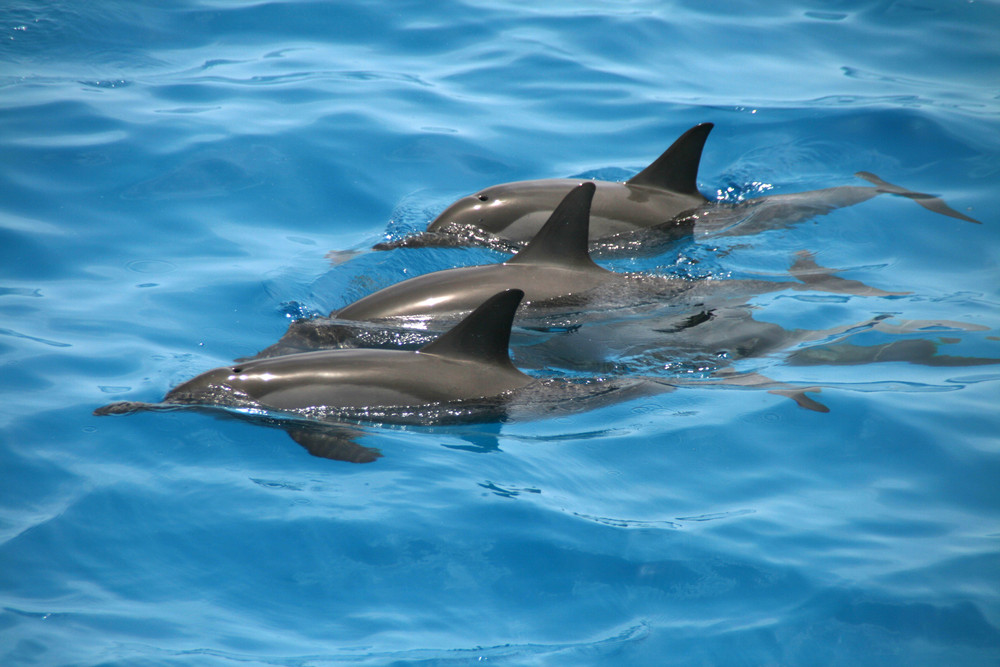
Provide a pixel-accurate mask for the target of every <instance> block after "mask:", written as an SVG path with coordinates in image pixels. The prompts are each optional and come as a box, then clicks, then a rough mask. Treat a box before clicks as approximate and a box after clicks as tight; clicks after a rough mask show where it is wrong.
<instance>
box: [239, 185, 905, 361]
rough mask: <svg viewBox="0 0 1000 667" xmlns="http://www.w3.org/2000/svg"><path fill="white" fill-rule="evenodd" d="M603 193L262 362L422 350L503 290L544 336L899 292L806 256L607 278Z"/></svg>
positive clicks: (300, 327) (296, 337)
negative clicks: (498, 258)
mask: <svg viewBox="0 0 1000 667" xmlns="http://www.w3.org/2000/svg"><path fill="white" fill-rule="evenodd" d="M597 191H598V188H597V186H596V185H595V184H594V183H590V182H587V183H582V184H580V185H577V186H575V187H574V188H573V189H572V190H570V191H569V193H568V194H565V196H564V197H563V200H562V201H561V202H560V203H559V205H558V206H557V207H556V209H555V211H553V212H552V213H551V214H550V216H549V219H548V221H547V222H546V223H545V225H544V226H543V227H542V229H541V230H539V232H538V234H536V236H535V238H533V239H532V240H531V242H530V243H528V245H526V246H525V247H524V248H523V249H521V250H520V251H519V252H518V253H517V254H516V255H515V256H514V257H512V258H511V259H509V260H507V261H506V262H501V263H498V264H489V265H481V266H468V267H460V268H452V269H445V270H442V271H435V272H432V273H427V274H424V275H421V276H417V277H415V278H410V279H409V280H404V281H402V282H400V283H396V284H394V285H390V286H389V287H386V288H384V289H381V290H379V291H377V292H374V293H372V294H369V295H368V296H365V297H362V298H361V299H359V300H357V301H355V302H354V303H351V304H349V305H347V306H345V307H343V308H341V309H340V310H336V311H333V312H332V313H330V316H329V317H327V318H313V319H310V320H299V321H297V322H293V323H292V324H291V325H290V326H289V329H288V331H287V332H286V334H285V335H284V336H283V337H282V339H281V340H280V341H278V342H277V343H276V344H274V345H272V346H270V347H268V348H266V349H264V350H262V351H261V352H259V353H258V354H257V355H256V356H255V357H254V358H263V357H271V356H277V355H280V354H288V353H294V352H302V351H305V350H309V349H322V348H336V347H397V346H399V345H400V344H403V345H407V344H410V345H412V344H414V343H416V344H420V343H422V342H426V338H421V334H420V333H418V332H419V331H421V330H422V331H425V332H426V331H427V330H429V329H430V330H441V327H442V325H448V324H450V323H452V322H454V321H456V320H457V319H458V318H459V317H461V316H462V315H463V314H465V313H466V312H468V311H470V310H471V309H472V308H474V307H475V306H476V305H477V304H478V303H480V302H481V301H482V300H483V299H485V298H487V297H488V296H489V295H491V294H494V293H496V292H498V291H500V290H505V289H521V290H523V291H524V292H525V301H524V304H523V305H522V307H521V309H520V311H519V312H518V314H517V323H518V324H519V325H520V326H521V327H528V328H534V329H543V330H560V329H566V328H572V327H576V326H579V325H580V324H582V323H583V322H584V321H588V322H589V321H593V320H594V319H601V318H606V317H611V316H613V317H622V316H632V315H635V314H637V312H636V311H640V312H641V311H643V310H645V309H647V308H648V307H650V306H654V307H655V306H658V305H662V304H663V303H665V302H669V303H673V304H675V305H676V306H677V307H678V308H685V307H687V306H688V305H689V304H696V305H698V307H701V304H702V303H703V302H704V299H705V298H706V296H712V297H713V298H715V299H716V300H718V299H722V298H725V299H730V300H731V299H739V300H740V301H744V300H745V299H746V298H747V297H748V296H754V295H759V294H764V293H767V292H773V291H779V290H785V289H792V290H814V291H824V292H828V293H834V294H852V295H859V296H861V295H865V296H895V295H899V294H900V293H897V292H887V291H883V290H879V289H877V288H874V287H869V286H867V285H865V284H863V283H860V282H857V281H852V280H845V279H843V278H839V277H837V276H835V275H832V274H833V272H832V271H831V270H829V269H825V268H823V267H820V266H818V265H816V263H815V262H814V261H813V260H812V256H811V255H809V254H808V253H805V254H800V256H799V257H798V258H797V259H796V260H795V262H794V264H793V265H792V267H791V268H790V269H789V272H790V274H791V276H792V277H793V278H795V280H794V281H787V280H784V281H777V280H774V281H768V280H749V279H732V280H694V279H689V278H683V277H676V276H661V275H646V274H635V273H616V272H612V271H608V270H607V269H604V268H602V267H600V266H598V265H597V264H596V263H595V262H594V261H593V259H592V258H591V256H590V253H589V250H588V241H587V239H588V229H589V227H588V225H589V224H590V220H591V218H592V214H591V213H590V211H591V209H590V206H591V202H592V200H593V198H594V197H595V193H596V192H597ZM367 323H373V324H377V325H378V326H377V327H372V326H367ZM423 335H424V336H426V333H425V334H423Z"/></svg>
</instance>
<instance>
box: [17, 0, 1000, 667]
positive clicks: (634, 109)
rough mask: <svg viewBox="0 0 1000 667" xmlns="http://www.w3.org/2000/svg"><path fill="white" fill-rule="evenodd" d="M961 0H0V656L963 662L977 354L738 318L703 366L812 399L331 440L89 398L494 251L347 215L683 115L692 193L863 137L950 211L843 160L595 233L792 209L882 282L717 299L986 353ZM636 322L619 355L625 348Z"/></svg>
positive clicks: (481, 180)
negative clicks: (808, 357)
mask: <svg viewBox="0 0 1000 667" xmlns="http://www.w3.org/2000/svg"><path fill="white" fill-rule="evenodd" d="M998 28H1000V5H997V3H995V2H986V1H975V0H970V1H968V2H966V1H961V2H959V1H950V0H949V1H945V0H843V1H836V2H820V1H818V0H794V1H793V0H781V1H778V2H768V3H745V2H734V1H722V2H694V1H691V0H669V1H666V2H663V1H652V0H636V1H634V2H618V3H601V2H576V3H519V2H507V1H504V0H498V1H494V2H488V3H487V2H479V1H474V0H462V1H458V0H454V1H449V0H446V1H442V2H436V3H424V2H412V1H400V2H383V3H370V2H362V1H358V0H354V1H350V0H343V1H337V2H318V1H308V0H289V1H273V2H237V1H234V0H177V1H173V0H171V1H169V2H168V1H154V0H148V1H144V2H134V1H131V0H130V1H124V0H122V1H113V0H105V1H102V2H93V3H81V2H69V1H67V0H46V1H44V2H42V1H29V0H8V1H7V2H5V3H4V4H3V6H2V7H0V406H2V407H0V663H2V664H4V665H230V664H241V665H244V664H251V665H254V664H260V665H302V666H305V665H325V664H340V663H350V664H370V665H380V664H395V665H403V664H415V665H438V664H448V665H452V664H454V665H462V664H469V663H479V662H488V663H493V664H505V665H589V664H593V665H604V664H616V665H617V664H628V665H820V664H822V665H995V664H997V663H998V662H1000V437H998V436H1000V410H998V398H1000V391H998V389H1000V365H997V364H996V363H987V364H983V365H968V366H955V365H947V364H944V365H934V364H918V363H906V361H905V360H904V361H884V362H879V363H866V364H852V365H810V366H801V365H792V364H789V363H786V361H785V360H786V356H785V354H784V353H782V352H778V353H774V354H771V355H768V356H765V357H760V358H751V359H745V360H742V361H739V362H737V363H736V364H735V365H734V367H735V368H736V369H737V370H740V371H748V372H750V371H756V372H760V373H763V374H766V375H768V376H769V377H773V378H775V379H777V380H781V381H785V382H790V383H797V384H801V385H810V384H811V385H815V386H820V387H822V391H821V392H820V393H819V394H816V395H814V396H815V398H816V399H817V400H819V401H821V402H822V403H823V404H824V405H826V406H827V407H828V408H829V409H830V412H829V413H820V412H815V411H810V410H804V409H802V408H800V407H798V406H797V405H796V404H795V403H794V402H793V401H791V400H789V399H788V398H785V397H783V396H779V395H775V394H772V393H769V392H767V391H763V390H755V389H752V388H739V387H732V386H716V385H705V386H683V387H679V388H678V389H676V390H675V391H673V392H670V393H664V394H658V395H653V396H644V397H641V398H635V399H632V400H628V401H624V402H620V403H617V404H612V405H605V406H603V407H601V408H599V409H596V410H593V411H589V412H580V413H569V414H567V415H564V416H560V417H558V418H553V419H547V420H539V421H532V420H524V421H518V420H513V421H510V422H507V423H502V424H497V423H484V424H470V425H460V426H447V427H435V426H407V427H390V426H380V425H377V424H376V425H370V426H367V427H364V435H363V439H362V442H363V443H364V444H366V445H369V446H375V447H379V448H380V449H381V450H382V452H383V453H384V455H385V456H384V457H383V458H382V459H379V460H378V461H377V462H375V463H373V464H368V465H351V464H346V463H340V462H334V461H329V460H325V459H320V458H315V457H311V456H309V455H308V454H307V453H306V452H305V451H304V450H303V449H302V448H300V447H299V446H297V445H296V444H295V443H294V442H292V441H291V440H290V439H289V438H288V437H287V436H286V435H285V434H284V433H283V432H281V431H280V430H277V429H270V428H264V427H262V426H260V425H257V424H251V423H247V422H244V421H239V420H235V419H230V420H221V419H213V418H210V417H208V416H205V415H201V414H194V413H183V412H169V413H145V414H136V415H132V416H128V417H116V418H109V417H102V418H98V417H95V416H93V415H92V414H91V413H92V411H93V410H94V408H96V407H98V406H100V405H102V404H104V403H108V402H110V401H113V400H144V401H157V400H159V399H160V398H161V397H162V396H163V394H164V393H165V392H166V391H167V390H168V389H169V388H171V387H172V386H174V385H176V384H177V383H178V382H181V381H183V380H185V379H188V378H190V377H192V376H193V375H195V374H197V373H200V372H202V371H204V370H207V369H209V368H212V367H215V366H218V365H221V364H225V363H228V362H229V361H230V360H232V359H234V358H237V357H241V356H246V355H250V354H253V353H255V352H256V351H258V350H260V349H262V348H264V347H266V346H268V345H270V344H271V343H273V342H274V341H275V340H277V339H278V337H280V336H281V334H282V333H283V332H284V331H285V329H286V328H287V326H288V324H289V323H290V322H291V321H292V319H294V318H298V317H303V316H308V315H311V314H317V313H325V312H328V311H329V310H331V309H333V308H337V307H339V306H342V305H345V304H347V303H349V302H350V301H352V300H354V299H356V298H358V297H360V296H362V295H364V294H367V293H369V292H371V291H373V290H374V289H376V288H378V287H382V286H385V285H389V284H392V283H394V282H396V281H398V280H400V279H403V278H405V277H408V276H412V275H415V274H418V273H424V272H427V271H432V270H437V269H442V268H446V267H449V266H454V265H457V264H472V263H481V262H491V261H499V260H500V259H501V258H502V255H499V254H497V253H493V252H491V251H486V250H476V249H465V250H462V249H457V250H456V249H449V250H443V249H430V248H424V249H400V250H393V251H389V252H382V253H378V252H372V251H370V250H369V248H370V247H371V246H372V244H373V243H375V242H378V241H380V240H383V239H385V238H387V237H398V236H400V235H402V234H403V233H405V232H407V231H415V230H419V229H421V228H422V227H423V226H424V225H425V224H426V223H427V221H428V220H430V219H431V218H432V217H433V215H434V214H436V213H437V212H439V211H440V210H442V209H443V208H444V207H445V206H446V205H447V204H448V203H449V202H451V201H452V200H454V199H456V198H458V197H459V196H462V195H465V194H468V193H471V192H474V191H475V190H477V189H479V188H482V187H485V186H487V185H491V184H494V183H500V182H505V181H513V180H521V179H530V178H547V177H557V176H558V177H566V176H588V177H600V178H605V179H612V180H615V179H617V180H621V179H625V178H628V177H629V176H631V175H632V174H634V173H635V172H636V171H637V170H639V169H641V168H642V167H644V166H645V165H646V164H648V163H649V162H650V161H651V160H652V159H653V158H655V157H656V156H657V155H659V154H660V152H661V151H662V150H663V149H664V148H666V146H668V145H669V144H670V142H672V141H673V139H674V138H676V137H677V136H678V135H679V134H680V133H681V132H683V131H684V130H686V129H687V128H689V127H690V126H692V125H694V124H696V123H699V122H706V121H708V122H713V123H715V126H716V127H715V130H714V131H713V133H712V135H711V136H710V138H709V140H708V144H707V146H706V150H705V155H704V158H703V161H702V168H701V171H700V178H699V184H700V187H701V190H702V192H703V193H705V194H706V196H709V197H710V198H713V199H715V198H718V199H724V200H727V201H738V200H739V199H741V198H744V197H751V196H756V195H759V194H762V193H771V194H773V193H791V192H799V191H806V190H814V189H819V188H825V187H832V186H838V185H857V184H863V183H862V182H861V181H859V180H858V179H856V178H854V176H853V174H854V173H855V172H856V171H859V170H866V171H871V172H874V173H876V174H878V175H879V176H881V177H882V178H885V179H886V180H888V181H891V182H893V183H898V184H902V185H903V186H905V187H907V188H911V189H913V190H916V191H920V192H930V193H934V194H937V195H940V196H942V197H943V198H944V199H945V200H946V201H947V202H948V203H949V204H950V205H951V206H953V207H954V208H956V209H957V210H959V211H962V212H963V213H965V214H967V215H970V216H972V217H974V218H976V219H978V220H980V221H981V223H982V224H980V225H975V224H971V223H968V222H964V221H960V220H956V219H953V218H946V217H943V216H940V215H936V214H934V213H932V212H930V211H928V210H926V209H924V208H921V207H919V206H917V205H916V204H915V203H914V202H913V201H910V200H908V199H905V198H900V197H890V196H880V197H877V198H875V199H872V200H870V201H867V202H864V203H862V204H859V205H857V206H853V207H849V208H842V209H838V210H835V211H833V212H831V213H830V214H828V215H824V216H821V217H817V218H814V219H812V220H809V221H806V222H803V223H801V224H799V225H796V226H793V227H789V228H786V229H775V230H770V231H764V232H762V233H760V234H756V235H751V236H744V237H731V238H719V239H706V240H699V241H697V242H691V243H687V244H681V245H679V246H675V247H672V248H670V249H668V250H666V251H664V252H663V253H662V254H660V255H658V256H656V257H652V258H650V257H645V258H635V259H628V258H626V259H618V260H615V261H613V262H611V263H609V264H608V266H612V267H614V268H616V269H618V270H645V271H657V272H661V273H677V272H688V273H690V272H696V273H699V275H708V276H714V277H717V278H720V279H725V278H728V277H741V276H758V275H768V276H776V275H780V274H781V272H783V271H784V270H785V269H787V266H788V264H789V262H790V258H791V257H793V256H794V254H795V253H796V252H797V251H800V250H803V249H805V250H809V251H811V252H813V253H815V256H816V260H817V262H818V263H820V264H821V265H823V266H827V267H836V268H838V269H843V273H842V274H841V275H842V276H843V277H846V278H850V279H853V280H861V281H864V282H865V283H867V284H870V285H874V286H877V287H880V288H882V289H885V290H888V291H896V292H908V294H906V295H905V296H896V297H860V296H843V295H840V296H831V295H821V294H818V293H812V292H804V293H803V292H777V293H771V294H766V295H760V296H758V297H756V298H754V299H753V300H752V304H753V306H754V311H753V314H754V319H755V320H758V321H761V322H772V323H776V324H780V325H781V326H783V327H785V328H787V329H794V328H801V329H815V330H820V329H831V328H837V327H848V326H850V325H852V324H854V323H857V322H863V321H866V320H870V319H871V318H873V317H877V316H881V315H889V316H891V318H892V319H891V320H890V321H892V322H894V323H896V324H897V325H898V326H899V327H900V328H901V331H900V332H899V333H897V334H889V333H879V332H874V331H869V332H861V333H859V335H858V336H855V337H852V338H850V340H851V342H852V343H854V344H857V345H874V344H879V343H885V342H889V341H892V340H900V339H905V340H929V341H932V343H933V345H935V346H937V348H938V354H939V355H946V356H948V357H951V358H955V357H964V358H981V359H996V358H998V357H1000V339H998V336H1000V333H998V329H1000V311H998V308H997V307H998V304H1000V270H998V259H1000V215H998V213H997V206H996V201H997V197H996V189H997V185H998V182H1000V178H998V176H1000V78H998V73H1000V47H998V41H997V39H996V35H997V31H998ZM907 322H911V323H913V322H915V323H916V324H914V325H913V326H912V327H910V328H909V329H906V323H907ZM928 323H938V326H930V325H929V324H928ZM902 329H906V330H905V331H903V330H902ZM609 331H611V332H612V333H613V332H614V331H615V330H614V329H613V328H612V329H610V330H609ZM605 342H606V343H607V345H608V346H609V347H610V348H613V347H614V341H605ZM825 342H830V341H825ZM514 354H515V359H516V358H517V357H518V349H517V348H516V347H515V349H514ZM640 357H643V358H640V359H638V360H637V359H634V358H630V359H627V360H626V359H619V360H617V361H621V362H622V364H621V366H622V367H627V366H629V364H633V365H639V366H642V367H643V368H644V369H645V370H646V371H649V372H652V371H655V368H653V366H655V365H656V363H660V362H661V361H662V360H659V359H658V358H657V357H655V356H651V355H646V356H643V355H642V354H640ZM612 361H616V360H615V359H612ZM626 362H627V363H626ZM669 367H670V364H669V363H667V364H662V363H661V368H660V371H661V372H662V374H663V376H664V377H668V378H669V377H671V370H670V368H669ZM549 370H551V372H552V373H555V372H557V370H558V369H556V368H552V369H549ZM537 372H538V374H540V375H544V374H545V369H541V371H537Z"/></svg>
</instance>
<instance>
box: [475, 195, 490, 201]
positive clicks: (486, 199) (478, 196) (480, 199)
mask: <svg viewBox="0 0 1000 667" xmlns="http://www.w3.org/2000/svg"><path fill="white" fill-rule="evenodd" d="M476 199H478V200H479V201H489V200H490V198H489V197H487V196H486V195H476Z"/></svg>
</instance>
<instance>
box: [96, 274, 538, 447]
mask: <svg viewBox="0 0 1000 667" xmlns="http://www.w3.org/2000/svg"><path fill="white" fill-rule="evenodd" d="M522 298H523V292H521V291H520V290H507V291H504V292H501V293H499V294H495V295H494V296H492V297H490V298H489V299H487V300H486V301H485V302H484V303H482V304H481V305H480V306H479V307H478V308H476V310H474V311H473V312H472V313H471V314H470V315H469V316H468V317H466V318H465V319H463V320H462V321H461V322H460V323H459V324H458V325H456V326H455V327H454V328H452V329H451V330H449V331H448V332H446V333H445V334H443V335H442V336H441V337H439V338H437V339H436V340H434V341H433V342H431V343H429V344H427V345H425V346H424V347H422V348H420V349H419V350H417V351H415V352H411V351H406V350H326V351H319V352H307V353H303V354H295V355H287V356H282V357H276V358H273V359H263V360H258V361H251V362H245V363H239V364H237V365H233V366H225V367H222V368H217V369H214V370H211V371H208V372H207V373H203V374H201V375H199V376H197V377H195V378H193V379H191V380H189V381H187V382H184V383H183V384H181V385H179V386H177V387H175V388H174V389H172V390H171V391H170V392H169V393H167V395H166V397H165V398H164V399H163V402H162V403H160V404H145V403H134V402H124V403H112V404H110V405H107V406H104V407H102V408H98V409H97V410H95V411H94V414H95V415H99V416H100V415H110V414H125V413H130V412H137V411H141V410H157V409H169V408H170V407H171V406H179V405H181V406H208V407H212V406H224V407H237V408H248V407H251V408H262V409H265V410H275V411H279V412H283V413H291V414H294V415H299V416H302V417H306V418H310V419H316V418H319V419H324V418H325V419H329V420H332V421H336V420H337V418H338V417H342V416H345V415H347V416H354V417H356V418H362V417H363V416H364V415H367V414H378V415H383V416H385V415H387V414H389V413H391V412H392V411H393V409H402V408H405V409H407V410H413V409H414V408H420V407H421V406H441V405H447V404H454V403H461V402H469V401H498V400H500V399H502V397H503V395H504V394H505V393H507V392H511V391H513V390H515V389H519V388H523V387H525V386H527V385H529V384H531V383H532V382H533V381H534V380H533V379H532V378H531V377H530V376H528V375H525V374H524V373H522V372H521V371H519V370H517V369H516V368H515V367H514V365H513V363H511V360H510V355H509V351H508V344H509V340H510V329H511V322H512V321H513V318H514V312H515V311H516V309H517V307H518V304H519V303H520V302H521V299H522ZM390 416H391V415H390ZM286 430H288V432H289V435H291V436H292V438H293V439H294V440H296V442H298V443H299V444H301V445H303V446H304V447H306V448H307V449H308V450H309V451H310V453H313V454H315V455H317V456H324V457H327V458H335V459H340V460H349V461H354V462H367V461H370V460H374V458H377V456H378V454H377V452H376V453H373V452H372V450H371V449H370V448H367V447H361V446H359V445H356V444H354V443H352V442H350V437H345V436H344V434H343V433H336V434H334V435H333V436H331V435H330V434H329V433H328V432H323V431H319V430H317V429H315V428H311V427H310V426H308V425H306V426H299V427H295V428H288V429H286Z"/></svg>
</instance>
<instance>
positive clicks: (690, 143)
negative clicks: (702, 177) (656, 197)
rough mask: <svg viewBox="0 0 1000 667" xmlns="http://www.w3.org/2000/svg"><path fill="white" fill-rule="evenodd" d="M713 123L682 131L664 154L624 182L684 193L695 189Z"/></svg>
mask: <svg viewBox="0 0 1000 667" xmlns="http://www.w3.org/2000/svg"><path fill="white" fill-rule="evenodd" d="M713 127H715V126H714V125H713V124H712V123H700V124H698V125H695V126H694V127H692V128H691V129H690V130H688V131H687V132H685V133H684V134H682V135H681V136H680V137H679V138H678V139H677V141H675V142H674V143H673V144H671V146H670V148H668V149H667V150H665V151H663V155H661V156H660V157H658V158H656V160H654V161H653V163H652V164H651V165H649V166H648V167H646V168H645V169H643V170H642V171H640V172H639V173H638V174H636V175H635V176H633V177H632V178H630V179H628V180H627V181H625V182H626V183H628V184H629V185H645V186H647V187H650V188H659V189H660V190H670V191H671V192H679V193H681V194H685V195H700V194H701V193H700V192H698V165H699V164H700V163H701V151H702V149H703V148H704V147H705V140H706V139H708V133H709V132H711V131H712V128H713Z"/></svg>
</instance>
